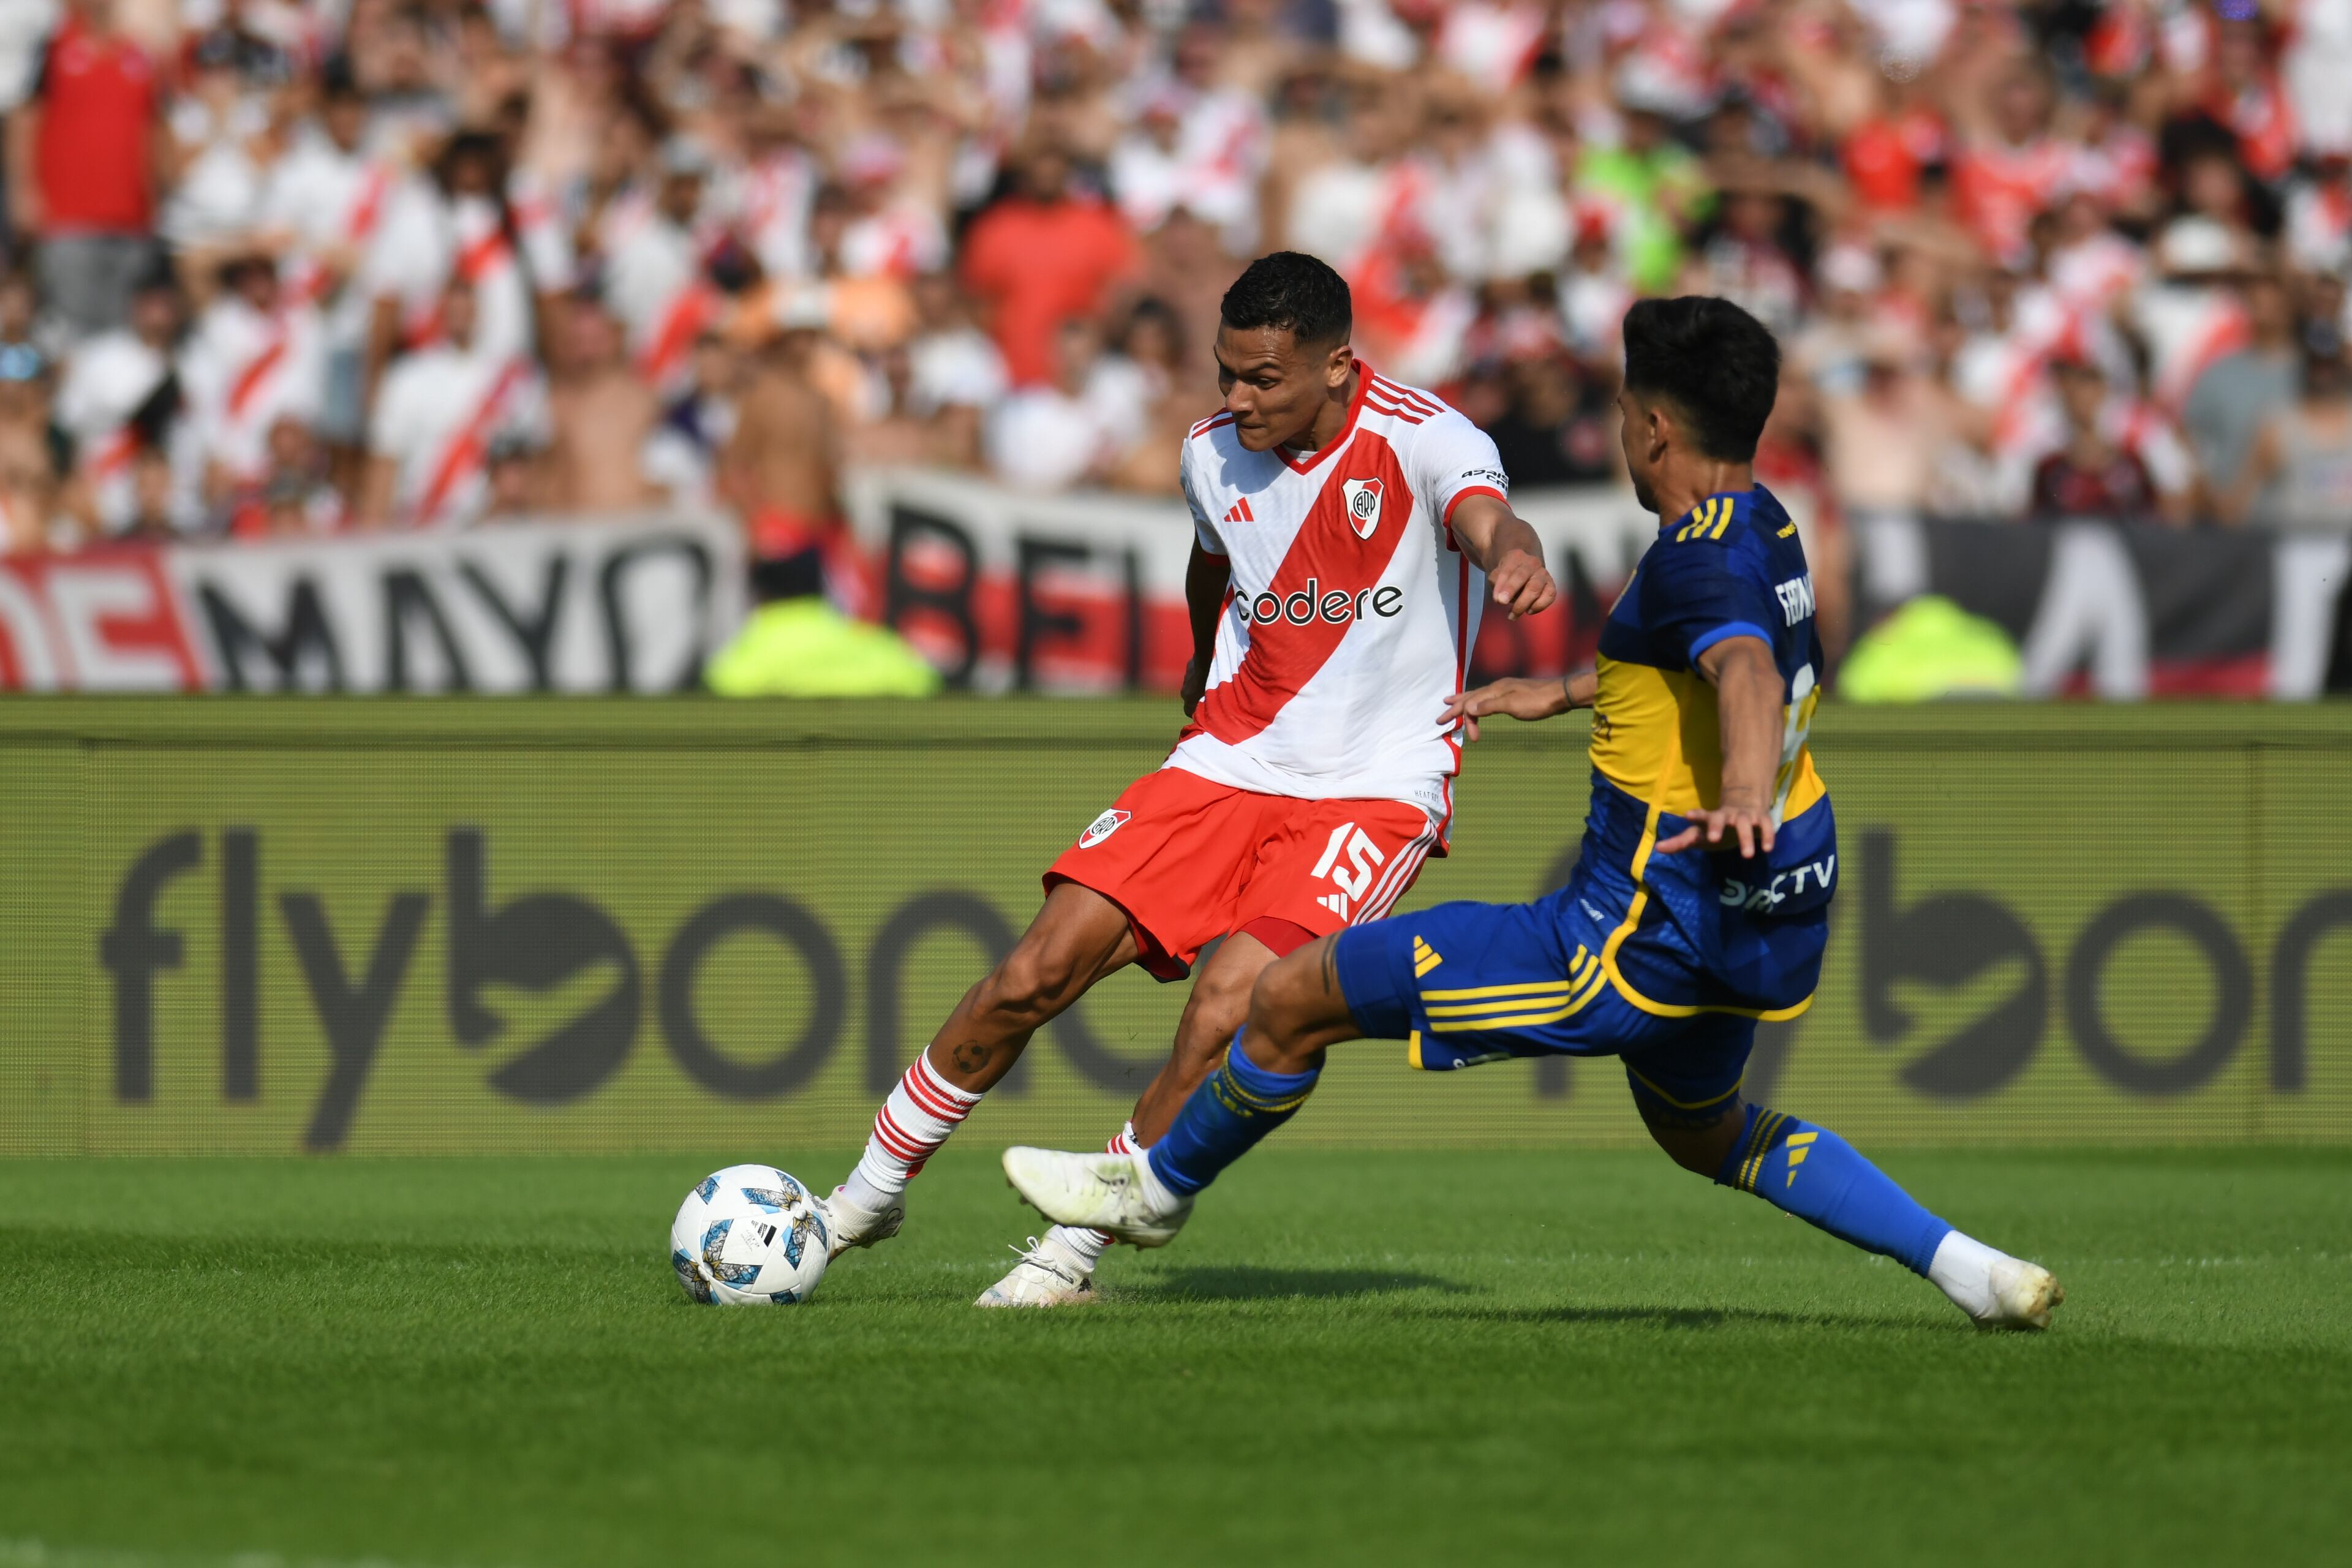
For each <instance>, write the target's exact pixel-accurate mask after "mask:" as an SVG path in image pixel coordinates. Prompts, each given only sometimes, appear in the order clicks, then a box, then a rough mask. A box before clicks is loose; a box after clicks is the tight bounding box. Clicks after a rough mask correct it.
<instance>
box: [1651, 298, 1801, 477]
mask: <svg viewBox="0 0 2352 1568" xmlns="http://www.w3.org/2000/svg"><path fill="white" fill-rule="evenodd" d="M1625 384H1626V386H1627V387H1628V388H1630V389H1632V390H1633V391H1634V392H1637V393H1640V394H1642V395H1644V396H1649V397H1657V398H1661V399H1664V401H1665V402H1668V403H1671V404H1673V405H1674V406H1675V412H1677V413H1679V414H1680V415H1682V416H1683V417H1684V419H1685V422H1686V423H1687V424H1688V425H1689V427H1690V432H1691V438H1692V439H1693V440H1694V441H1696V443H1697V444H1698V449H1699V451H1700V452H1701V453H1702V454H1704V455H1705V456H1706V457H1709V458H1716V459H1717V460H1718V461H1720V462H1726V463H1745V462H1748V461H1749V460H1750V459H1752V458H1754V457H1755V456H1756V438H1757V437H1759V436H1761V435H1762V434H1763V433H1764V421H1765V420H1767V419H1769V418H1770V417H1771V416H1772V399H1773V397H1774V395H1776V394H1778V393H1779V391H1780V344H1779V343H1777V342H1773V341H1772V332H1771V329H1769V328H1768V327H1767V326H1765V324H1764V323H1763V322H1761V321H1758V320H1757V319H1756V318H1755V317H1753V316H1751V315H1749V314H1748V312H1747V311H1745V310H1741V309H1740V308H1739V307H1738V306H1737V305H1735V304H1733V303H1732V302H1731V301H1730V300H1717V299H1716V298H1714V297H1713V296H1711V295H1705V294H1686V295H1685V296H1683V297H1682V298H1681V299H1679V300H1639V301H1636V302H1635V304H1634V306H1633V309H1632V310H1628V311H1626V312H1625Z"/></svg>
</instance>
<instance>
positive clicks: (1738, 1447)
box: [0, 1146, 2352, 1568]
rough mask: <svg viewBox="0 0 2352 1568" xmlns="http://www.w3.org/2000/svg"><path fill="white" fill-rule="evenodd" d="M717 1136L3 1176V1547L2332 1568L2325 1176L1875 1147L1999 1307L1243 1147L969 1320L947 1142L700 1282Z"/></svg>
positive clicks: (1761, 1249)
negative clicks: (750, 1268) (824, 1270)
mask: <svg viewBox="0 0 2352 1568" xmlns="http://www.w3.org/2000/svg"><path fill="white" fill-rule="evenodd" d="M730 1157H734V1156H730V1155H726V1154H722V1153H714V1154H713V1155H711V1156H710V1157H709V1158H705V1159H694V1158H676V1157H658V1158H629V1159H617V1158H616V1159H593V1160H591V1159H579V1160H573V1159H518V1160H502V1161H487V1160H452V1161H428V1160H415V1161H398V1162H394V1161H385V1162H357V1161H354V1162H341V1163H334V1162H320V1163H299V1162H293V1161H277V1162H261V1161H256V1162H231V1161H217V1162H204V1161H188V1162H161V1161H128V1160H124V1161H84V1160H62V1161H50V1162H19V1163H5V1164H0V1568H24V1565H29V1564H44V1565H51V1568H151V1565H164V1564H184V1565H187V1568H207V1565H211V1568H226V1565H227V1564H229V1563H240V1564H267V1563H333V1564H352V1563H360V1562H362V1561H365V1562H370V1563H377V1564H385V1563H396V1564H427V1565H444V1564H482V1565H496V1564H514V1565H518V1568H521V1565H538V1564H548V1565H555V1564H566V1565H570V1564H607V1563H609V1564H624V1565H626V1564H640V1563H642V1564H664V1565H668V1564H676V1563H698V1564H707V1563H763V1564H791V1565H793V1568H798V1565H801V1564H829V1563H842V1564H871V1563H894V1562H896V1563H931V1562H941V1563H948V1562H952V1563H998V1562H1004V1563H1011V1562H1016V1561H1017V1562H1024V1563H1035V1562H1056V1561H1061V1562H1089V1561H1102V1562H1110V1563H1216V1562H1223V1563H1352V1564H1363V1563H1498V1562H1530V1563H1538V1562H1539V1563H1566V1562H1579V1563H1581V1562H1640V1563H1650V1562H1657V1563H1678V1564H1679V1563H1739V1564H1742V1565H1747V1564H1755V1563H1807V1564H1811V1565H1814V1568H1819V1565H1822V1564H1827V1563H1931V1562H1950V1563H1969V1564H1982V1563H1988V1562H2006V1561H2039V1562H2050V1563H2150V1562H2172V1563H2184V1562H2199V1563H2307V1562H2318V1561H2322V1560H2327V1561H2336V1562H2341V1561H2344V1558H2343V1556H2342V1555H2341V1553H2342V1552H2344V1551H2345V1541H2346V1531H2347V1526H2352V1501H2347V1498H2352V1483H2347V1477H2352V1205H2347V1203H2346V1201H2345V1194H2346V1193H2347V1190H2352V1152H2314V1151H2296V1150H2286V1151H2278V1150H2273V1151H2251V1150H2239V1151H2224V1152H2194V1151H2173V1152H2140V1153H2066V1154H2052V1153H2032V1154H2025V1153H1998V1152H1970V1153H1966V1154H1939V1155H1930V1154H1918V1155H1903V1156H1898V1157H1895V1158H1892V1159H1890V1160H1888V1161H1887V1162H1886V1163H1887V1165H1888V1167H1889V1168H1890V1169H1891V1170H1892V1171H1893V1172H1894V1173H1895V1175H1896V1176H1897V1177H1898V1178H1899V1179H1901V1180H1904V1181H1906V1183H1908V1184H1911V1185H1912V1186H1913V1187H1914V1189H1915V1190H1916V1192H1918V1193H1919V1194H1920V1195H1921V1196H1922V1197H1923V1198H1924V1199H1925V1200H1926V1201H1927V1202H1928V1203H1929V1205H1931V1206H1933V1207H1936V1208H1937V1210H1938V1211H1939V1212H1942V1213H1944V1214H1945V1215H1948V1216H1949V1217H1952V1218H1954V1219H1956V1220H1958V1221H1959V1222H1961V1223H1962V1224H1964V1225H1966V1226H1969V1228H1971V1229H1973V1230H1975V1231H1977V1232H1979V1234H1982V1235H1984V1236H1985V1237H1988V1238H1990V1239H1993V1240H1996V1241H1998V1242H1999V1243H2000V1244H2002V1245H2005V1246H2007V1247H2011V1248H2012V1249H2015V1250H2019V1251H2021V1252H2025V1253H2029V1254H2031V1255H2032V1256H2034V1257H2037V1258H2042V1259H2044V1260H2046V1261H2047V1262H2049V1263H2050V1264H2051V1265H2053V1267H2054V1268H2057V1269H2058V1271H2059V1273H2060V1275H2061V1277H2062V1278H2063V1279H2064V1280H2065V1283H2066V1286H2067V1289H2068V1300H2067V1302H2066V1305H2065V1306H2064V1308H2063V1310H2062V1311H2061V1315H2060V1321H2059V1326H2058V1328H2057V1329H2056V1330H2055V1331H2053V1332H2052V1333H2050V1334H2047V1335H2043V1336H2039V1337H2028V1336H1989V1335H1981V1334H1978V1333H1976V1332H1973V1331H1970V1330H1969V1329H1968V1328H1967V1327H1966V1326H1965V1325H1964V1323H1963V1322H1962V1321H1961V1320H1960V1319H1959V1318H1958V1314H1956V1313H1954V1312H1953V1311H1952V1310H1950V1309H1949V1308H1948V1307H1947V1306H1946V1305H1945V1304H1944V1302H1943V1300H1942V1299H1941V1298H1940V1297H1939V1296H1937V1294H1936V1293H1935V1292H1934V1291H1933V1290H1932V1289H1930V1288H1929V1287H1928V1286H1927V1285H1926V1284H1924V1283H1923V1282H1921V1281H1919V1280H1916V1279H1912V1278H1911V1277H1910V1276H1909V1275H1908V1274H1906V1273H1905V1272H1904V1271H1903V1270H1902V1269H1900V1268H1897V1267H1895V1266H1894V1265H1891V1264H1887V1263H1884V1262H1880V1261H1876V1260H1873V1259H1868V1258H1863V1257H1862V1256H1860V1255H1858V1254H1855V1253H1853V1252H1851V1251H1849V1250H1848V1249H1846V1248H1845V1247H1842V1246H1840V1245H1839V1244H1837V1243H1835V1242H1833V1241H1831V1240H1829V1239H1828V1238H1826V1237H1822V1236H1820V1235H1818V1234H1816V1233H1814V1232H1812V1231H1811V1230H1809V1229H1808V1228H1806V1227H1805V1226H1802V1225H1801V1224H1799V1223H1798V1222H1796V1221H1794V1220H1790V1219H1788V1218H1785V1217H1783V1216H1781V1215H1779V1214H1777V1213H1776V1212H1774V1211H1772V1210H1770V1209H1769V1208H1768V1207H1766V1206H1765V1205H1762V1204H1759V1203H1758V1202H1756V1201H1755V1200H1754V1199H1752V1198H1748V1197H1746V1196H1742V1195H1738V1194H1731V1193H1727V1192H1724V1191H1720V1190H1717V1189H1714V1188H1711V1187H1709V1186H1708V1185H1706V1184H1704V1183H1701V1182H1698V1181H1695V1180H1693V1179H1691V1178H1690V1177H1687V1176H1685V1175H1683V1174H1682V1173H1679V1172H1676V1171H1675V1170H1674V1169H1672V1168H1671V1167H1670V1166H1668V1165H1667V1164H1666V1163H1665V1162H1664V1160H1663V1159H1660V1158H1658V1157H1656V1156H1655V1155H1651V1154H1632V1153H1590V1152H1588V1153H1476V1154H1469V1153H1386V1154H1340V1153H1330V1152H1316V1151H1311V1150H1284V1149H1282V1148H1280V1147H1279V1146H1276V1148H1273V1149H1270V1150H1268V1151H1266V1152H1265V1153H1264V1154H1262V1155H1261V1156H1259V1157H1257V1158H1255V1159H1253V1160H1251V1161H1249V1162H1246V1163H1244V1165H1242V1166H1240V1167H1238V1168H1237V1169H1236V1170H1235V1171H1234V1173H1233V1174H1232V1175H1231V1176H1230V1177H1229V1178H1228V1179H1227V1181H1226V1182H1225V1183H1224V1184H1222V1185H1221V1186H1220V1187H1219V1189H1218V1190H1217V1191H1216V1192H1215V1193H1214V1194H1212V1195H1211V1196H1210V1198H1209V1199H1208V1200H1207V1201H1205V1202H1204V1203H1203V1205H1202V1208H1201V1211H1200V1213H1199V1214H1198V1215H1197V1216H1196V1218H1195V1219H1194V1221H1193V1223H1192V1227H1191V1228H1190V1229H1189V1230H1188V1231H1187V1232H1186V1234H1185V1235H1184V1236H1183V1237H1182V1238H1181V1240H1180V1241H1178V1243H1177V1244H1176V1245H1175V1246H1174V1247H1171V1248H1170V1249H1168V1250H1166V1251H1164V1252H1160V1253H1156V1254H1150V1255H1144V1256H1139V1255H1137V1254H1134V1253H1132V1252H1128V1251H1124V1250H1122V1251H1120V1252H1118V1253H1115V1254H1114V1255H1113V1256H1112V1258H1110V1260H1109V1261H1108V1265H1107V1266H1106V1269H1105V1273H1104V1277H1103V1278H1104V1280H1105V1283H1106V1285H1107V1286H1108V1299H1107V1300H1105V1301H1104V1302H1103V1303H1102V1304H1101V1305H1099V1306H1097V1307H1095V1308H1093V1309H1090V1310H1085V1311H1082V1312H1065V1313H1054V1314H1042V1313H1041V1314H1013V1313H983V1312H978V1311H974V1310H971V1307H970V1306H969V1305H968V1303H969V1302H970V1300H971V1297H972V1296H973V1295H974V1294H975V1293H976V1292H977V1291H979V1290H980V1289H981V1288H982V1286H984V1285H985V1284H987V1283H988V1282H989V1280H990V1279H993V1278H994V1277H995V1274H996V1272H997V1270H998V1269H999V1268H1000V1266H1002V1265H1003V1263H1005V1262H1007V1261H1008V1260H1009V1255H1008V1254H1007V1253H1006V1252H1005V1251H1004V1249H1003V1247H1004V1243H1006V1242H1007V1241H1012V1240H1017V1239H1018V1238H1019V1237H1022V1236H1023V1235H1024V1234H1026V1233H1027V1232H1028V1231H1030V1230H1034V1228H1036V1227H1035V1226H1034V1222H1032V1221H1031V1220H1030V1219H1029V1218H1028V1217H1027V1215H1026V1211H1025V1210H1023V1209H1021V1208H1019V1207H1018V1206H1017V1205H1016V1203H1015V1202H1014V1200H1013V1197H1012V1195H1011V1194H1009V1193H1008V1192H1007V1191H1006V1190H1005V1188H1004V1187H1003V1185H1002V1184H1001V1180H1000V1178H999V1177H998V1174H997V1173H996V1170H995V1165H994V1161H993V1159H992V1156H990V1155H989V1154H988V1153H987V1152H984V1151H980V1150H960V1151H950V1152H949V1153H947V1154H945V1155H943V1156H942V1157H941V1158H940V1160H939V1161H938V1162H936V1163H934V1165H933V1166H932V1168H931V1170H930V1171H929V1173H926V1174H925V1175H924V1176H923V1177H922V1178H920V1180H919V1183H918V1184H917V1189H916V1192H915V1204H914V1210H913V1217H912V1219H911V1221H910V1222H909V1225H908V1233H907V1234H906V1235H905V1236H904V1237H901V1238H899V1239H898V1240H897V1241H895V1242H892V1243H889V1244H887V1246H885V1247H882V1248H880V1249H879V1250H877V1251H876V1252H873V1253H870V1254H856V1255H852V1256H851V1257H850V1258H846V1259H845V1260H843V1261H842V1262H840V1263H839V1264H838V1265H837V1266H836V1267H835V1269H834V1270H833V1272H832V1274H831V1275H830V1276H829V1277H828V1279H826V1281H825V1283H824V1288H823V1289H822V1290H821V1292H820V1293H819V1295H818V1297H817V1299H816V1300H815V1301H814V1302H813V1303H812V1304H810V1305H808V1306H805V1307H802V1308H797V1309H790V1310H731V1311H730V1310H709V1309H702V1308H697V1307H693V1306H689V1305H688V1303H687V1302H686V1301H685V1300H683V1299H682V1297H681V1296H680V1295H679V1293H678V1290H677V1286H676V1284H675V1283H674V1281H673V1280H672V1279H671V1277H670V1274H669V1270H668V1268H667V1263H666V1261H665V1258H664V1237H665V1234H666V1231H667V1223H668V1219H669V1215H670V1213H671V1211H672V1209H673V1208H674V1206H675V1205H676V1204H677V1200H678V1199H679V1197H680V1196H682V1195H683V1194H684V1193H685V1191H686V1189H687V1187H688V1185H689V1184H691V1183H692V1182H693V1181H694V1180H696V1179H697V1178H698V1177H699V1176H700V1175H701V1174H702V1173H704V1172H706V1171H707V1170H709V1169H711V1168H713V1167H715V1166H716V1165H718V1164H719V1163H726V1160H727V1159H729V1158H730ZM786 1163H788V1164H790V1165H793V1166H795V1167H797V1168H798V1170H799V1172H800V1173H802V1174H803V1175H804V1176H807V1177H809V1178H811V1179H812V1180H829V1179H831V1178H832V1177H834V1176H835V1175H836V1174H837V1173H838V1172H839V1171H840V1170H841V1169H842V1168H843V1167H844V1164H845V1157H844V1156H843V1155H841V1154H840V1153H838V1152H833V1153H827V1154H825V1155H824V1156H822V1157H820V1156H817V1155H814V1154H803V1155H800V1156H793V1157H788V1158H787V1160H786Z"/></svg>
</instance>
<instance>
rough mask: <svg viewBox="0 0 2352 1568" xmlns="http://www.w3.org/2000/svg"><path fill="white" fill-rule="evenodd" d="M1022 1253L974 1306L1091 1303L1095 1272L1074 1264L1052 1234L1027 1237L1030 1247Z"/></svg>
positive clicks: (1018, 1250) (1071, 1305) (1073, 1260)
mask: <svg viewBox="0 0 2352 1568" xmlns="http://www.w3.org/2000/svg"><path fill="white" fill-rule="evenodd" d="M1013 1251H1015V1252H1019V1253H1021V1261H1020V1262H1018V1263H1016V1264H1014V1265H1013V1272H1012V1273H1010V1274H1007V1275H1006V1276H1005V1277H1004V1278H1003V1279H999V1280H998V1281H997V1282H996V1283H995V1284H993V1285H991V1286H990V1287H989V1288H988V1289H985V1290H982V1292H981V1293H980V1299H979V1300H976V1301H974V1302H973V1303H972V1305H973V1306H975V1307H1091V1306H1093V1305H1094V1304H1095V1301H1096V1300H1097V1298H1096V1296H1095V1281H1094V1276H1093V1275H1092V1274H1091V1273H1089V1272H1088V1271H1087V1270H1086V1269H1083V1268H1079V1267H1078V1266H1077V1259H1076V1258H1072V1257H1070V1256H1069V1254H1067V1253H1066V1252H1065V1251H1064V1250H1063V1249H1062V1248H1061V1247H1058V1246H1056V1245H1055V1242H1054V1240H1053V1238H1052V1237H1047V1238H1046V1239H1045V1240H1044V1241H1039V1240H1038V1239H1037V1238H1036V1237H1034V1236H1033V1237H1030V1238H1029V1250H1028V1251H1026V1252H1022V1251H1021V1248H1019V1247H1014V1248H1013Z"/></svg>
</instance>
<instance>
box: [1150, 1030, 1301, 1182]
mask: <svg viewBox="0 0 2352 1568" xmlns="http://www.w3.org/2000/svg"><path fill="white" fill-rule="evenodd" d="M1322 1076H1323V1073H1322V1069H1321V1068H1317V1069H1315V1070H1314V1071H1312V1072H1297V1073H1290V1072H1272V1071H1269V1070H1267V1069H1266V1068H1262V1067H1260V1066H1258V1065H1257V1064H1256V1063H1255V1062H1254V1061H1252V1060H1250V1059H1249V1058H1248V1057H1247V1056H1245V1055H1244V1054H1243V1052H1242V1037H1241V1033H1240V1031H1238V1030H1236V1031H1235V1032H1234V1043H1233V1046H1232V1047H1231V1048H1229V1049H1228V1050H1227V1051H1226V1052H1225V1065H1224V1066H1223V1067H1221V1068H1218V1069H1217V1070H1216V1071H1215V1072H1213V1073H1212V1074H1210V1075H1209V1081H1208V1082H1206V1083H1204V1084H1202V1086H1201V1087H1200V1088H1198V1089H1194V1090H1193V1091H1192V1098H1191V1099H1190V1100H1186V1101H1185V1102H1184V1109H1183V1110H1180V1111H1178V1112H1177V1113H1176V1121H1175V1123H1174V1124H1173V1125H1172V1126H1171V1127H1170V1128H1169V1129H1168V1135H1167V1136H1166V1137H1165V1138H1162V1139H1161V1140H1160V1142H1157V1143H1154V1144H1153V1145H1152V1146H1151V1152H1150V1154H1149V1155H1148V1156H1146V1157H1147V1158H1148V1159H1149V1160H1150V1163H1151V1173H1152V1174H1153V1175H1155V1176H1157V1177H1159V1178H1160V1184H1161V1185H1162V1186H1164V1187H1166V1188H1167V1189H1168V1190H1169V1191H1170V1192H1171V1193H1174V1194H1177V1195H1178V1196H1179V1197H1190V1196H1192V1194H1194V1193H1197V1192H1199V1191H1200V1190H1201V1189H1202V1187H1205V1186H1207V1185H1208V1184H1210V1183H1211V1182H1213V1181H1215V1180H1216V1179H1217V1176H1218V1174H1219V1173H1221V1172H1222V1171H1223V1170H1224V1168H1225V1167H1226V1166H1227V1165H1230V1164H1232V1163H1234V1161H1236V1160H1238V1159H1240V1158H1241V1157H1242V1156H1243V1155H1244V1154H1246V1153H1248V1152H1250V1151H1251V1150H1252V1149H1255V1147H1257V1143H1258V1141H1259V1140H1260V1139H1262V1138H1264V1137H1265V1135H1266V1134H1267V1133H1269V1132H1271V1131H1274V1130H1275V1129H1276V1128H1277V1127H1279V1126H1281V1125H1282V1124H1283V1123H1284V1122H1286V1121H1289V1120H1290V1119H1291V1117H1293V1116H1294V1115H1296V1114H1297V1111H1298V1108H1299V1106H1300V1105H1302V1104H1304V1103H1305V1102H1306V1100H1307V1095H1308V1094H1309V1093H1311V1092H1312V1091H1313V1090H1314V1088H1315V1080H1316V1079H1318V1078H1321V1077H1322Z"/></svg>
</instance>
